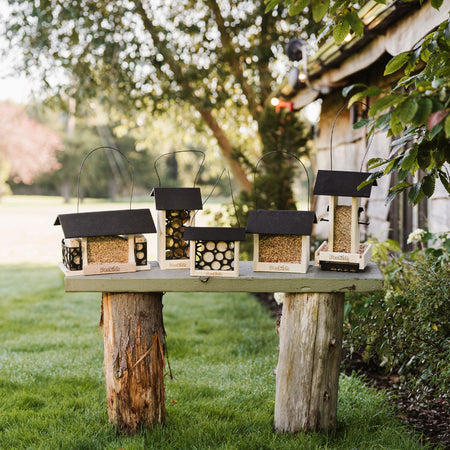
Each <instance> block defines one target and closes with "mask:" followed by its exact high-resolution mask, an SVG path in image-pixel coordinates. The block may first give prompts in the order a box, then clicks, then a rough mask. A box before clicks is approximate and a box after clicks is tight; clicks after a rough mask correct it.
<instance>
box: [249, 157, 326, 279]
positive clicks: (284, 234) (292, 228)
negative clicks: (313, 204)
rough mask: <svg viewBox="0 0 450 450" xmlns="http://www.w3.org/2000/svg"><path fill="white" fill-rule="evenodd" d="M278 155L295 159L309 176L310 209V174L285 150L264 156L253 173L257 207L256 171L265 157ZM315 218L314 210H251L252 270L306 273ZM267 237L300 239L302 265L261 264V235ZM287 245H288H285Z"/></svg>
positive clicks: (300, 262)
mask: <svg viewBox="0 0 450 450" xmlns="http://www.w3.org/2000/svg"><path fill="white" fill-rule="evenodd" d="M274 153H277V154H279V155H280V156H288V157H290V158H293V159H295V160H296V161H297V162H298V164H299V166H301V167H302V168H303V169H304V171H305V174H306V178H307V180H308V203H307V204H308V206H309V203H310V199H309V193H310V182H309V176H308V171H307V169H306V167H305V165H304V164H303V163H302V161H301V160H300V158H298V157H297V156H296V155H294V154H293V153H290V152H287V151H285V150H274V151H271V152H267V153H264V154H263V155H262V156H261V157H260V158H259V159H258V161H257V162H256V164H255V169H254V171H253V195H254V202H255V206H256V204H257V200H258V199H257V195H256V180H255V176H256V172H257V169H258V165H259V163H260V162H261V160H262V159H263V158H265V157H266V156H268V155H271V154H274ZM316 222H317V219H316V215H315V213H314V211H295V210H262V209H256V208H255V209H253V210H250V212H249V216H248V223H247V232H248V233H253V270H254V271H255V272H292V273H306V272H307V271H308V266H309V258H310V253H311V250H310V236H311V233H312V227H313V223H316ZM262 235H268V236H273V237H274V238H277V240H278V241H279V240H285V241H288V239H289V237H290V236H292V237H299V238H301V247H300V254H299V256H300V257H299V262H290V261H260V254H261V241H262V240H261V236H262ZM286 244H287V242H286Z"/></svg>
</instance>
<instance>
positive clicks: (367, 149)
mask: <svg viewBox="0 0 450 450" xmlns="http://www.w3.org/2000/svg"><path fill="white" fill-rule="evenodd" d="M355 103H360V104H361V105H364V106H365V107H366V108H368V107H369V105H368V104H367V103H364V102H360V101H357V102H354V103H353V104H355ZM345 108H347V105H344V106H343V107H342V108H341V109H340V110H339V111H338V113H337V114H336V117H335V118H334V121H333V126H332V127H331V135H330V170H333V133H334V127H335V125H336V121H337V119H338V117H339V115H340V114H341V112H342V111H343V110H344V109H345ZM374 137H375V135H374V134H372V138H371V140H370V142H369V144H368V145H367V147H366V152H365V153H364V156H363V159H362V161H361V166H360V168H359V171H360V172H362V167H363V164H364V160H365V159H366V156H367V153H368V152H369V148H370V146H371V145H372V142H373V139H374Z"/></svg>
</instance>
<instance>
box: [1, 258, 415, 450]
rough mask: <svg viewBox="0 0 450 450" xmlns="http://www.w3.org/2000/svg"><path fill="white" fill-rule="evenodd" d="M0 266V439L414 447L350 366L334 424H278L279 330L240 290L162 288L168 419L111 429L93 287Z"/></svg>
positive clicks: (34, 443)
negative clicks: (287, 429)
mask: <svg viewBox="0 0 450 450" xmlns="http://www.w3.org/2000/svg"><path fill="white" fill-rule="evenodd" d="M1 270H2V275H3V276H2V277H1V278H0V334H1V336H2V339H1V341H0V448H2V449H30V450H34V449H36V450H37V449H44V448H45V449H47V448H48V449H57V448H58V449H59V448H60V449H100V448H101V449H111V450H113V449H114V450H117V449H118V448H126V449H130V450H131V449H158V450H161V449H168V450H169V449H174V448H176V449H178V448H179V449H182V448H183V449H184V448H186V449H194V448H202V449H203V448H204V449H208V448H214V449H234V448H236V449H237V448H245V449H255V450H256V449H262V448H264V449H280V450H281V449H283V450H285V449H292V450H294V449H299V448H301V449H311V450H312V449H317V448H339V449H366V448H373V447H374V446H378V447H380V448H385V449H405V450H411V449H419V448H422V446H421V445H420V444H419V442H418V440H417V439H416V438H415V437H414V436H412V434H411V432H410V431H408V430H407V429H406V428H405V427H403V426H401V425H400V424H399V422H398V421H397V420H396V418H395V416H394V413H393V411H392V408H390V407H389V406H388V405H387V402H386V398H385V397H384V396H383V395H382V394H380V393H376V392H374V391H373V390H371V389H368V388H367V387H365V386H364V384H363V383H362V381H361V380H359V379H357V378H356V377H347V376H342V377H341V379H340V395H339V400H338V417H337V420H338V430H337V431H336V432H334V433H329V434H327V433H310V434H306V433H298V434H296V435H291V434H281V433H275V432H274V430H273V411H274V401H275V377H274V375H273V373H272V370H273V368H274V367H275V365H276V359H277V352H276V346H277V340H278V339H277V335H276V333H275V325H274V323H273V319H272V318H271V317H270V316H269V314H268V313H267V311H266V310H265V309H264V308H263V307H262V306H261V305H260V304H259V303H258V302H257V301H256V299H255V298H253V297H251V296H249V295H247V294H196V295H188V294H166V295H165V296H164V320H165V329H166V331H167V335H168V336H167V345H168V350H169V357H170V363H171V367H172V371H173V374H174V376H175V379H174V380H170V379H169V378H166V380H165V386H166V412H167V420H166V424H165V425H164V426H155V427H154V428H153V429H152V430H144V431H141V432H139V433H138V434H137V435H135V436H126V435H123V434H119V433H117V432H116V431H115V429H114V427H113V426H112V425H111V424H109V423H108V417H107V405H106V393H105V385H104V376H103V370H102V366H103V342H102V336H101V331H99V329H98V319H99V315H100V297H99V295H98V294H89V293H72V294H65V293H64V290H63V280H62V275H61V273H60V272H59V270H58V269H57V268H55V267H48V266H43V265H39V266H31V265H21V266H5V265H3V266H1ZM24 279H27V281H28V282H27V283H23V280H24Z"/></svg>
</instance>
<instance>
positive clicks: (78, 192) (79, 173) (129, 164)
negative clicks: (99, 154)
mask: <svg viewBox="0 0 450 450" xmlns="http://www.w3.org/2000/svg"><path fill="white" fill-rule="evenodd" d="M101 149H104V150H114V151H116V152H118V153H120V154H121V155H122V157H123V158H124V159H125V161H126V162H127V163H128V169H129V170H130V174H131V192H130V209H131V203H132V201H133V191H134V171H133V166H132V165H131V162H130V160H129V159H128V158H127V157H126V156H125V154H124V153H122V152H121V151H120V150H119V149H117V148H115V147H109V146H101V147H97V148H94V149H93V150H91V151H90V152H89V153H88V154H87V155H86V156H85V157H84V158H83V161H82V162H81V166H80V170H79V172H78V181H77V213H78V212H80V178H81V171H82V169H83V166H84V163H85V162H86V160H87V159H88V158H89V156H91V155H92V153H94V152H96V151H97V150H101Z"/></svg>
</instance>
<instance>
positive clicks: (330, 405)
mask: <svg viewBox="0 0 450 450" xmlns="http://www.w3.org/2000/svg"><path fill="white" fill-rule="evenodd" d="M343 320H344V294H343V293H330V294H328V293H327V294H319V293H310V294H286V296H285V301H284V303H283V314H282V317H281V323H280V328H279V335H280V355H279V359H278V366H277V375H276V397H275V419H274V420H275V430H276V431H279V432H289V433H296V432H299V431H316V430H317V431H318V430H332V429H335V428H336V415H337V396H338V383H339V367H340V362H341V348H342V327H343Z"/></svg>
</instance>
